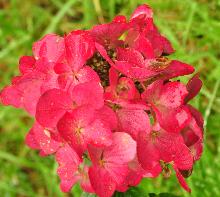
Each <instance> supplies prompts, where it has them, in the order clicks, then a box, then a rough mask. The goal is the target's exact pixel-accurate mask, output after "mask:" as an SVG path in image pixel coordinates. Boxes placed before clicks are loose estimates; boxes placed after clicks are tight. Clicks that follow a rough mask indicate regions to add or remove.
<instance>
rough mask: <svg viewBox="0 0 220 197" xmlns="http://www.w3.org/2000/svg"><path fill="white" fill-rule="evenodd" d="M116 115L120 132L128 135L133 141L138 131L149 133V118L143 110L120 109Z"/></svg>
mask: <svg viewBox="0 0 220 197" xmlns="http://www.w3.org/2000/svg"><path fill="white" fill-rule="evenodd" d="M117 115H118V120H119V125H120V130H121V131H123V132H126V133H128V134H130V135H131V136H132V137H133V139H135V140H136V139H137V137H138V133H139V132H140V131H144V132H147V133H149V132H150V130H151V128H150V120H149V117H148V115H147V113H146V112H145V111H144V110H131V109H120V110H118V111H117Z"/></svg>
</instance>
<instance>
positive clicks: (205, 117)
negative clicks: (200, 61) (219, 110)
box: [204, 79, 220, 139]
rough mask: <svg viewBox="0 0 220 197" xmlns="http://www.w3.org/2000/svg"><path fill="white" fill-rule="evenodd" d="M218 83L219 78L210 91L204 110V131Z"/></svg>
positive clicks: (219, 83)
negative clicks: (210, 94)
mask: <svg viewBox="0 0 220 197" xmlns="http://www.w3.org/2000/svg"><path fill="white" fill-rule="evenodd" d="M219 85H220V79H218V80H217V81H216V83H215V86H214V89H213V92H212V96H211V98H210V100H209V103H208V106H207V108H206V110H205V114H204V130H205V131H206V126H207V122H208V118H209V115H210V113H211V109H212V105H213V104H214V101H215V98H216V95H217V91H218V88H219ZM205 137H206V132H205V136H204V139H205Z"/></svg>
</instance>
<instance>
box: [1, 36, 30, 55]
mask: <svg viewBox="0 0 220 197" xmlns="http://www.w3.org/2000/svg"><path fill="white" fill-rule="evenodd" d="M29 40H30V36H29V35H25V36H23V37H22V38H21V39H20V40H16V41H12V42H10V43H9V45H8V46H7V47H6V48H5V49H3V50H2V51H1V52H0V59H1V58H3V57H5V56H6V55H8V54H9V53H10V52H11V51H12V50H15V49H17V48H18V47H19V46H20V45H22V44H24V43H25V42H27V41H29Z"/></svg>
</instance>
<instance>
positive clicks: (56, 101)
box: [36, 89, 73, 127]
mask: <svg viewBox="0 0 220 197" xmlns="http://www.w3.org/2000/svg"><path fill="white" fill-rule="evenodd" d="M72 107H73V102H72V100H71V99H70V97H69V96H68V95H67V93H66V92H64V91H62V90H59V89H51V90H48V91H47V92H45V93H44V94H43V95H42V96H41V97H40V99H39V101H38V104H37V110H36V119H37V121H38V122H39V123H40V124H41V125H42V126H45V127H55V126H56V124H57V122H58V120H59V119H60V118H61V117H62V116H63V115H64V113H65V112H66V111H68V110H70V109H71V108H72Z"/></svg>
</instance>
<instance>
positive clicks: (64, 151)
mask: <svg viewBox="0 0 220 197" xmlns="http://www.w3.org/2000/svg"><path fill="white" fill-rule="evenodd" d="M56 160H57V162H58V164H59V167H58V169H57V174H58V175H59V177H60V179H61V185H60V187H61V190H62V191H63V192H69V190H70V189H71V188H72V186H73V185H74V184H75V183H76V182H77V181H78V178H79V177H77V176H75V172H76V171H77V170H78V166H79V164H80V163H81V160H80V158H79V157H78V155H77V154H76V152H74V150H73V149H72V148H71V147H70V146H69V145H67V144H66V145H65V146H63V147H62V148H60V149H59V150H58V151H57V153H56Z"/></svg>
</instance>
